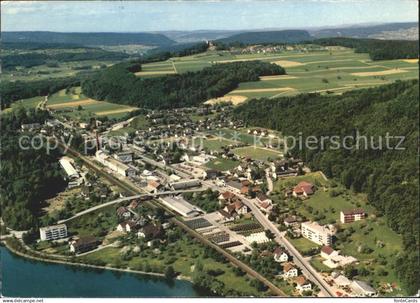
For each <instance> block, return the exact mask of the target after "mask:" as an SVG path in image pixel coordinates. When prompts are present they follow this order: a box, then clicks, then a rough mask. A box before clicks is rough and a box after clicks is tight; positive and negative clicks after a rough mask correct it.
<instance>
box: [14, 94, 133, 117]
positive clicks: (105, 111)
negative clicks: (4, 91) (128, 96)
mask: <svg viewBox="0 0 420 303" xmlns="http://www.w3.org/2000/svg"><path fill="white" fill-rule="evenodd" d="M44 100H45V97H43V96H39V97H34V98H30V99H24V100H21V101H17V102H14V103H13V104H12V108H16V107H18V106H21V105H22V106H24V107H26V108H36V107H41V106H46V107H47V108H49V109H52V110H56V111H59V112H63V114H64V115H67V116H69V117H71V118H74V119H79V120H83V119H85V118H88V117H93V116H107V117H109V118H119V117H122V116H124V115H125V114H127V113H128V112H130V111H133V110H135V109H136V108H135V107H130V106H125V105H120V104H114V103H109V102H104V101H97V100H93V99H90V98H88V97H86V96H84V95H83V94H82V93H81V91H80V87H75V88H72V89H71V90H70V91H66V90H64V89H63V90H60V91H59V92H57V93H55V94H53V95H51V96H50V97H49V98H48V101H47V102H46V103H44Z"/></svg>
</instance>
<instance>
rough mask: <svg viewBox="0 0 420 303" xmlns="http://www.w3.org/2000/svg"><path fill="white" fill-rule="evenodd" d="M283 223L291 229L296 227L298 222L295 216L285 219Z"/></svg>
mask: <svg viewBox="0 0 420 303" xmlns="http://www.w3.org/2000/svg"><path fill="white" fill-rule="evenodd" d="M283 223H284V225H286V226H287V227H290V226H294V225H296V224H297V223H298V222H297V220H296V217H295V216H287V217H286V218H284V220H283Z"/></svg>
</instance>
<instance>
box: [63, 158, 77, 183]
mask: <svg viewBox="0 0 420 303" xmlns="http://www.w3.org/2000/svg"><path fill="white" fill-rule="evenodd" d="M58 162H59V163H60V165H61V167H62V168H63V169H64V171H65V172H66V175H67V178H68V179H69V180H74V179H77V178H79V173H78V172H77V170H76V169H75V168H74V166H73V164H72V163H71V162H72V159H70V158H69V157H62V158H61V159H60V160H59V161H58Z"/></svg>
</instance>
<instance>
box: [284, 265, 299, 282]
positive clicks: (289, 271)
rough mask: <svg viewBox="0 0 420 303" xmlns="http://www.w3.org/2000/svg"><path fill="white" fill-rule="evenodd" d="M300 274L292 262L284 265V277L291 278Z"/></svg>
mask: <svg viewBox="0 0 420 303" xmlns="http://www.w3.org/2000/svg"><path fill="white" fill-rule="evenodd" d="M297 276H298V269H297V268H296V267H295V266H294V265H293V264H292V263H286V264H284V265H283V278H284V279H289V278H294V277H297Z"/></svg>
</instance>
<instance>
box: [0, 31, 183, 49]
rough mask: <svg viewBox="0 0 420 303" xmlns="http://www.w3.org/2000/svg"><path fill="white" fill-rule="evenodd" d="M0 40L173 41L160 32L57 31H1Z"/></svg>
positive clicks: (160, 42) (68, 42)
mask: <svg viewBox="0 0 420 303" xmlns="http://www.w3.org/2000/svg"><path fill="white" fill-rule="evenodd" d="M1 38H2V42H19V43H23V42H36V43H62V44H78V45H124V44H143V45H152V46H164V45H170V44H174V43H175V41H173V40H171V39H169V38H168V37H166V36H165V35H162V34H152V33H58V32H2V33H1Z"/></svg>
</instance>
